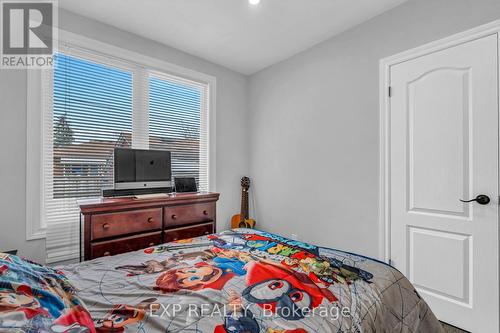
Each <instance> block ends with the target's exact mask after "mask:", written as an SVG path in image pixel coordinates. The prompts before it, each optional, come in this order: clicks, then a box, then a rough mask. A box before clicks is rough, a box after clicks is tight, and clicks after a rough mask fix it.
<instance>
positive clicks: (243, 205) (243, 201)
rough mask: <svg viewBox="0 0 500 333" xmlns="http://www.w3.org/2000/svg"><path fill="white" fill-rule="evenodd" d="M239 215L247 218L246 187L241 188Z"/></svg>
mask: <svg viewBox="0 0 500 333" xmlns="http://www.w3.org/2000/svg"><path fill="white" fill-rule="evenodd" d="M240 214H241V216H242V217H243V218H244V219H248V216H249V213H248V189H244V188H242V189H241V212H240Z"/></svg>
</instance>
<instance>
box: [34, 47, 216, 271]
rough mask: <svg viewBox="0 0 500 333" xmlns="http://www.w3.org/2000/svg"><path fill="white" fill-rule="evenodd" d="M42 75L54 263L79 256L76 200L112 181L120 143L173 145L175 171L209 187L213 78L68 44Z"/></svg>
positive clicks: (47, 214) (45, 205)
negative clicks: (191, 76)
mask: <svg viewBox="0 0 500 333" xmlns="http://www.w3.org/2000/svg"><path fill="white" fill-rule="evenodd" d="M41 81H42V90H43V91H44V93H43V94H44V96H43V97H44V98H42V99H45V101H46V102H45V103H44V104H45V105H46V107H45V108H44V112H43V115H42V120H41V121H42V129H41V130H42V137H43V140H42V147H41V148H42V149H41V165H42V168H41V169H42V173H41V181H40V184H41V187H42V188H41V190H40V192H41V193H42V196H41V207H40V211H41V215H42V221H41V222H42V223H43V225H46V226H47V229H46V249H47V262H56V261H60V260H67V259H72V258H77V257H78V253H79V236H80V235H79V232H80V229H79V228H80V226H79V208H78V203H77V202H78V200H80V199H84V198H90V197H97V196H100V195H101V191H102V189H103V188H110V187H112V186H113V151H114V148H116V147H133V148H150V149H164V150H169V151H171V152H172V175H173V177H176V176H192V177H196V179H197V182H198V184H199V188H200V190H208V189H209V172H208V171H209V170H208V165H209V161H208V156H209V155H208V147H209V145H208V119H209V117H208V111H209V88H210V83H209V82H206V81H203V80H200V81H196V80H191V79H187V78H182V77H180V76H176V75H172V74H170V73H167V72H162V71H159V70H158V69H157V68H155V69H149V68H147V67H146V66H143V65H138V64H136V63H134V62H132V61H130V62H128V61H125V60H123V59H118V58H113V57H112V56H105V55H103V54H100V53H97V52H90V51H87V50H82V49H78V48H72V47H67V46H66V47H63V48H62V49H61V51H60V52H59V53H58V54H56V56H55V64H54V69H53V70H52V71H50V73H46V74H45V75H44V77H42V79H41ZM35 206H36V205H35Z"/></svg>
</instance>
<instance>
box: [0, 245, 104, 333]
mask: <svg viewBox="0 0 500 333" xmlns="http://www.w3.org/2000/svg"><path fill="white" fill-rule="evenodd" d="M0 332H15V333H17V332H19V333H20V332H26V333H31V332H40V333H56V332H67V333H91V332H95V329H94V324H93V321H92V318H91V316H90V314H89V313H88V312H87V310H85V308H84V306H83V304H82V302H81V301H80V299H79V298H78V297H77V296H76V293H75V290H74V288H73V287H72V286H71V284H70V283H69V282H68V280H67V278H66V277H65V276H64V275H63V274H62V272H60V271H57V270H54V269H52V268H48V267H44V266H40V265H38V264H35V263H32V262H29V261H27V260H23V259H21V258H19V257H17V256H13V255H9V254H5V253H0Z"/></svg>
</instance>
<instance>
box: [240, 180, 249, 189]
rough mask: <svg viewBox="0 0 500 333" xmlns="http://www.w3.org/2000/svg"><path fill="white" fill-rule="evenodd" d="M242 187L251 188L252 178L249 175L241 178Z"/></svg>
mask: <svg viewBox="0 0 500 333" xmlns="http://www.w3.org/2000/svg"><path fill="white" fill-rule="evenodd" d="M241 187H243V189H245V190H246V191H248V189H249V188H250V178H248V177H243V178H241Z"/></svg>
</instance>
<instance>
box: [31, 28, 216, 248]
mask: <svg viewBox="0 0 500 333" xmlns="http://www.w3.org/2000/svg"><path fill="white" fill-rule="evenodd" d="M57 42H58V45H59V50H57V51H60V52H62V53H64V54H67V55H70V56H76V57H83V58H85V59H88V60H91V61H96V62H99V63H103V64H106V65H112V66H115V67H118V68H122V69H126V70H132V72H133V73H132V87H133V91H132V110H133V112H132V133H133V134H132V135H133V137H134V139H133V141H132V147H133V148H148V146H149V103H148V99H147V96H148V78H149V75H150V73H164V74H167V75H172V76H177V77H180V78H182V79H186V80H191V81H195V82H198V83H202V84H205V85H206V86H207V95H208V96H207V98H208V103H207V106H206V108H207V110H206V112H207V119H208V124H207V134H206V136H207V150H208V154H207V158H208V171H207V174H208V190H209V191H216V188H215V184H216V182H215V177H216V172H215V167H216V145H215V140H216V134H215V133H216V132H215V124H216V123H215V120H216V78H215V77H214V76H211V75H207V74H204V73H201V72H198V71H195V70H191V69H188V68H185V67H182V66H178V65H175V64H172V63H169V62H166V61H163V60H160V59H157V58H153V57H150V56H147V55H144V54H141V53H137V52H134V51H131V50H128V49H124V48H121V47H117V46H114V45H111V44H107V43H104V42H100V41H97V40H94V39H91V38H87V37H84V36H81V35H77V34H74V33H71V32H68V31H64V30H59V36H58V41H57ZM26 72H27V113H26V116H27V117H26V119H27V126H26V143H27V144H26V240H35V239H45V237H46V230H47V225H46V219H45V207H44V206H43V202H44V196H45V193H44V186H43V183H44V177H43V173H44V170H43V167H42V166H43V158H44V152H43V147H44V142H43V140H44V137H45V136H44V133H43V130H44V120H45V121H47V114H49V115H50V114H52V110H51V108H52V100H51V99H52V97H48V96H52V95H51V91H52V82H51V80H52V79H51V77H52V70H40V69H39V70H29V71H26ZM47 89H50V90H49V91H47ZM49 92H50V93H49ZM138 134H139V135H138Z"/></svg>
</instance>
